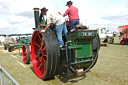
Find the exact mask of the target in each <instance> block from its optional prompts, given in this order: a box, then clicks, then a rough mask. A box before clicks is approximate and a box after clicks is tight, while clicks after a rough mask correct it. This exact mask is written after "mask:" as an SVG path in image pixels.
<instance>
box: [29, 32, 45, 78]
mask: <svg viewBox="0 0 128 85" xmlns="http://www.w3.org/2000/svg"><path fill="white" fill-rule="evenodd" d="M42 38H43V35H42V33H41V32H40V31H38V30H37V31H34V34H33V36H32V43H31V50H32V62H33V67H34V70H35V73H36V74H37V76H38V77H39V78H43V77H44V76H45V75H46V69H47V48H46V45H45V40H44V39H42Z"/></svg>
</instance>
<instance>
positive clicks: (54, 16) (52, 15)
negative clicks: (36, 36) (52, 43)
mask: <svg viewBox="0 0 128 85" xmlns="http://www.w3.org/2000/svg"><path fill="white" fill-rule="evenodd" d="M41 13H42V14H43V15H46V20H47V25H46V27H45V30H41V32H45V31H47V29H48V28H49V26H50V23H54V24H55V25H56V35H57V39H58V43H59V47H62V46H63V40H62V32H64V35H65V36H66V35H67V32H68V31H67V28H66V22H65V19H64V18H63V16H61V15H60V14H58V12H57V11H55V10H48V9H46V8H45V7H44V8H42V9H41Z"/></svg>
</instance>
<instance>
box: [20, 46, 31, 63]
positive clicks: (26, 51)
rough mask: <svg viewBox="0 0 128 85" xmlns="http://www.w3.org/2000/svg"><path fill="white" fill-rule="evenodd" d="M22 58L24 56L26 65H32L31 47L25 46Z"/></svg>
mask: <svg viewBox="0 0 128 85" xmlns="http://www.w3.org/2000/svg"><path fill="white" fill-rule="evenodd" d="M22 56H23V61H24V63H25V64H29V63H30V49H29V45H23V48H22Z"/></svg>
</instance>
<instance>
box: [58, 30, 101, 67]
mask: <svg viewBox="0 0 128 85" xmlns="http://www.w3.org/2000/svg"><path fill="white" fill-rule="evenodd" d="M86 34H89V35H86ZM97 35H98V33H97V30H85V29H84V30H76V31H73V32H69V33H68V34H67V40H68V49H72V48H75V62H73V63H71V66H72V67H73V68H76V69H78V68H84V67H89V66H90V64H91V62H92V61H93V57H94V56H93V45H92V40H93V39H94V38H95V37H96V36H97ZM60 55H61V56H60V57H61V58H60V62H61V66H65V65H66V64H67V62H66V49H63V50H60Z"/></svg>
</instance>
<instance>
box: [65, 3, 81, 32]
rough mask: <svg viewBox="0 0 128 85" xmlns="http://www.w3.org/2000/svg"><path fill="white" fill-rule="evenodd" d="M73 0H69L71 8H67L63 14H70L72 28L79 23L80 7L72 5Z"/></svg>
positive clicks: (68, 4) (70, 26)
mask: <svg viewBox="0 0 128 85" xmlns="http://www.w3.org/2000/svg"><path fill="white" fill-rule="evenodd" d="M72 3H73V2H72V1H68V2H67V4H66V6H68V7H69V8H68V9H67V10H66V12H65V13H64V14H63V16H66V15H68V18H69V28H70V30H72V29H74V28H75V27H76V25H78V24H79V15H78V9H77V8H76V7H74V6H73V5H72Z"/></svg>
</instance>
